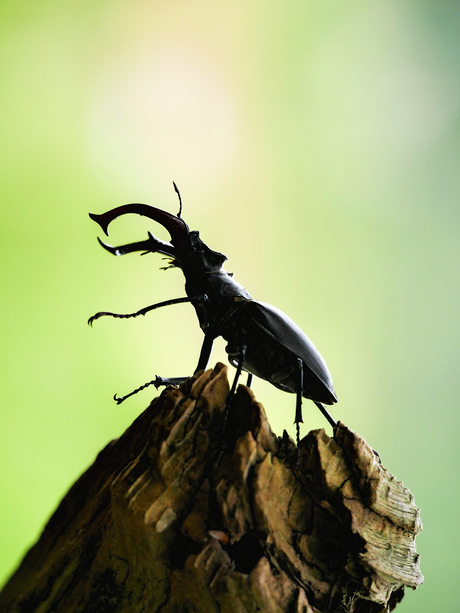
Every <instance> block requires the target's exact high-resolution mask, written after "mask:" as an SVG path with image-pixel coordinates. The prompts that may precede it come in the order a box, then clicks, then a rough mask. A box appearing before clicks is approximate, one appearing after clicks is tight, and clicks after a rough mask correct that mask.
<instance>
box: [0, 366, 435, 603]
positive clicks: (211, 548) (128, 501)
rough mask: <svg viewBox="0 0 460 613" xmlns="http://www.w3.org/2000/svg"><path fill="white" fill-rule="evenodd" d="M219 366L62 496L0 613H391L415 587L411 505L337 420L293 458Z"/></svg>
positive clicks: (153, 413) (168, 394) (165, 401)
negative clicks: (231, 394)
mask: <svg viewBox="0 0 460 613" xmlns="http://www.w3.org/2000/svg"><path fill="white" fill-rule="evenodd" d="M226 371H227V369H226V367H225V366H223V365H222V364H218V365H217V366H216V368H215V369H214V370H209V371H206V372H205V373H202V374H199V375H196V376H194V377H191V378H190V379H189V380H188V381H186V382H185V383H184V384H183V385H182V386H181V387H180V388H177V389H176V388H168V389H167V390H165V391H164V392H163V393H162V394H161V396H160V397H159V398H157V399H155V400H154V401H153V402H152V403H151V405H150V406H149V407H148V409H147V410H146V411H145V412H144V413H143V414H142V415H140V416H139V417H138V419H137V420H136V421H135V422H134V423H133V424H132V425H131V426H130V427H129V428H128V429H127V430H126V432H125V433H124V434H123V435H122V436H121V437H120V438H119V439H118V440H115V441H112V442H111V443H110V444H109V445H107V447H106V448H105V449H103V450H102V451H101V452H100V453H99V455H98V457H97V458H96V460H95V462H94V464H93V465H92V466H90V468H89V469H88V470H87V471H86V472H85V473H84V474H83V475H82V476H81V477H80V479H79V480H78V481H77V482H76V483H75V484H74V485H73V486H72V488H71V489H70V490H69V492H68V493H67V495H66V496H65V497H64V499H63V500H62V502H61V504H60V505H59V507H58V509H57V510H56V512H55V513H54V515H53V516H52V517H51V519H50V521H49V523H48V525H47V526H46V527H45V529H44V531H43V533H42V535H41V536H40V538H39V540H38V542H37V543H36V544H35V545H34V546H33V547H32V548H31V549H30V551H29V552H28V553H27V555H26V556H25V558H24V560H23V561H22V563H21V564H20V566H19V568H18V570H17V571H16V572H15V573H14V574H13V576H12V577H11V578H10V580H9V581H8V583H7V584H6V585H5V587H4V589H3V591H2V592H1V593H0V611H2V612H3V611H5V612H6V611H8V612H13V613H26V612H27V613H31V612H34V611H36V612H37V613H38V612H40V613H46V612H48V611H50V612H51V611H60V612H72V613H73V612H83V611H85V612H93V611H94V612H96V611H97V612H98V613H106V612H107V613H108V612H120V613H121V612H123V613H124V612H126V613H137V612H139V613H140V612H146V613H147V612H148V613H153V612H160V611H161V613H172V612H178V611H179V612H182V611H183V612H189V611H190V612H191V611H199V612H200V613H208V612H210V613H211V612H212V613H218V612H220V613H245V612H255V611H264V612H267V613H281V612H286V611H289V612H293V613H294V612H296V613H300V612H303V613H315V612H338V613H339V612H341V613H344V612H355V613H358V612H359V613H378V612H385V611H391V610H393V608H394V607H395V606H396V604H397V603H398V602H399V601H400V600H401V598H402V597H403V595H404V589H405V588H406V587H411V588H415V587H417V585H419V584H420V583H421V582H422V581H423V576H422V574H421V572H420V568H419V560H418V555H417V553H416V550H415V536H416V534H417V533H418V532H419V531H420V530H421V522H420V517H419V511H418V508H417V507H416V506H415V504H414V498H413V496H412V494H411V492H410V491H409V490H408V489H407V488H405V487H404V485H403V484H402V483H401V482H398V481H397V480H396V479H395V478H394V477H393V476H392V475H390V474H389V473H388V472H387V471H386V470H385V468H384V467H383V466H382V465H381V464H380V463H379V462H378V459H377V457H376V456H375V455H374V453H373V451H372V449H371V448H370V447H369V446H368V445H367V443H366V442H365V441H364V440H363V439H362V438H361V437H359V436H358V435H357V434H355V433H353V432H351V431H350V430H349V429H348V428H347V427H346V426H345V425H344V424H342V423H339V425H338V426H337V428H336V429H335V432H334V437H333V438H330V437H329V436H327V435H326V433H325V432H324V430H315V431H313V432H310V433H309V434H308V435H307V436H306V437H305V438H304V439H303V440H302V441H301V444H300V448H299V449H297V447H296V446H295V444H294V442H293V441H292V440H291V439H290V438H289V437H288V436H287V434H286V433H284V435H283V437H280V438H279V437H276V436H275V435H274V434H273V433H272V432H271V430H270V427H269V425H268V422H267V420H266V417H265V413H264V410H263V407H262V406H261V405H260V404H259V403H257V402H256V401H255V399H254V396H253V394H252V392H251V391H250V390H248V389H247V388H246V387H244V386H240V387H239V389H238V392H237V396H236V398H235V403H234V406H233V408H232V411H231V413H230V415H229V419H228V423H227V428H226V432H225V437H224V439H222V436H221V434H220V433H221V431H222V419H223V409H224V406H225V399H226V396H227V393H228V389H229V388H228V381H227V375H226Z"/></svg>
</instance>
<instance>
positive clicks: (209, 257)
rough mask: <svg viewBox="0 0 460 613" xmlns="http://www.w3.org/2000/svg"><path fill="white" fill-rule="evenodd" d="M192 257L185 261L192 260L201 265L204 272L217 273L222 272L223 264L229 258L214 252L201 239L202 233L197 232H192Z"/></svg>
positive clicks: (189, 256)
mask: <svg viewBox="0 0 460 613" xmlns="http://www.w3.org/2000/svg"><path fill="white" fill-rule="evenodd" d="M189 236H190V255H188V257H186V258H185V261H188V260H192V265H193V263H195V264H196V263H199V264H201V267H202V268H203V270H204V272H217V271H219V270H221V268H222V264H223V263H224V262H225V261H226V260H227V256H225V255H224V254H223V253H220V252H219V251H213V250H212V249H210V248H209V247H208V246H207V245H206V243H204V242H203V241H202V240H201V238H200V233H199V232H197V231H196V230H193V231H192V232H190V235H189Z"/></svg>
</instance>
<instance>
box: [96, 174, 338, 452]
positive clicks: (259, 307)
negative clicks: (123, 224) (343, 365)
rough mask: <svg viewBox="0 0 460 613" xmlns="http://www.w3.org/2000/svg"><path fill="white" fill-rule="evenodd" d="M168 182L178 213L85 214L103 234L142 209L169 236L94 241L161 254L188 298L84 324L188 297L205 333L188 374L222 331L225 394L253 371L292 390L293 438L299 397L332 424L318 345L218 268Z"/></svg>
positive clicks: (127, 208) (203, 362)
mask: <svg viewBox="0 0 460 613" xmlns="http://www.w3.org/2000/svg"><path fill="white" fill-rule="evenodd" d="M174 189H175V190H176V192H177V194H178V196H179V203H180V209H179V213H178V214H177V216H175V215H171V214H170V213H167V212H166V211H162V210H161V209H157V208H156V207H153V206H149V205H147V204H126V205H123V206H120V207H117V208H115V209H112V210H110V211H107V212H106V213H103V214H102V215H95V214H93V213H90V217H91V219H93V220H94V221H96V222H97V223H98V224H99V225H100V226H101V228H102V230H103V231H104V232H105V234H106V235H107V236H108V226H109V224H110V223H111V222H112V221H113V220H114V219H116V218H117V217H120V216H121V215H126V214H129V213H134V214H136V215H143V216H144V217H148V218H149V219H153V220H154V221H156V222H158V223H159V224H161V225H162V226H164V228H166V230H167V231H168V233H169V234H170V236H171V242H170V243H168V242H165V241H162V240H160V239H158V238H156V237H155V236H154V235H153V234H151V233H150V232H149V233H148V239H147V240H144V241H140V242H136V243H130V244H128V245H122V246H120V247H113V246H111V245H108V244H106V243H103V242H102V241H101V240H100V239H98V240H99V242H100V244H101V245H102V247H104V249H107V251H109V252H110V253H112V254H114V255H125V254H126V253H131V252H133V251H143V252H144V253H162V254H164V255H166V256H168V257H169V258H170V262H169V266H168V268H169V267H174V266H176V267H178V268H180V269H181V270H182V272H183V273H184V276H185V291H186V294H187V297H184V298H176V299H172V300H166V301H165V302H160V303H157V304H153V305H151V306H148V307H145V308H143V309H141V310H140V311H137V312H136V313H130V314H119V313H110V312H107V311H103V312H99V313H96V315H94V316H93V317H91V318H90V319H89V320H88V323H89V324H90V325H92V323H93V321H95V320H96V319H99V318H100V317H103V316H111V317H118V318H129V317H137V316H138V315H145V314H146V313H147V312H149V311H151V310H153V309H157V308H159V307H162V306H168V305H171V304H179V303H181V302H191V303H192V304H193V306H194V308H195V311H196V314H197V316H198V320H199V323H200V327H201V329H202V330H203V332H204V341H203V345H202V348H201V352H200V357H199V360H198V365H197V367H196V369H195V373H196V372H198V371H200V370H205V369H206V367H207V365H208V362H209V358H210V356H211V351H212V346H213V343H214V340H215V339H216V338H217V337H218V336H222V337H223V338H224V339H225V340H226V341H227V343H228V344H227V346H226V351H227V353H228V359H229V362H230V364H232V365H233V366H235V367H236V369H237V372H236V376H235V379H234V381H233V385H232V389H231V392H230V397H232V395H233V394H234V393H235V390H236V386H237V382H238V379H239V376H240V375H241V371H242V370H245V371H247V372H248V373H249V376H248V385H250V384H251V380H252V375H255V376H256V377H260V378H261V379H265V380H266V381H269V382H270V383H271V384H272V385H274V386H275V387H277V388H278V389H281V390H283V391H285V392H291V393H295V394H296V396H297V402H296V412H295V424H296V428H297V442H299V424H300V423H302V422H303V419H302V397H304V398H308V399H310V400H312V401H313V402H314V403H315V404H316V406H317V407H318V408H319V409H320V411H321V412H322V413H323V415H324V416H325V417H326V419H327V420H328V422H329V423H330V424H331V425H332V426H333V427H334V426H335V425H336V422H335V421H334V419H333V418H332V417H331V416H330V415H329V413H328V412H327V411H326V409H325V408H324V406H323V405H322V403H325V404H329V405H330V404H334V403H335V402H337V396H336V394H335V391H334V386H333V384H332V378H331V375H330V373H329V370H328V368H327V366H326V363H325V361H324V360H323V358H322V356H321V355H320V353H319V351H318V350H317V349H316V347H315V346H314V345H313V343H312V342H311V341H310V339H309V338H308V337H307V336H306V335H305V334H304V333H303V332H302V330H301V329H300V328H299V327H298V326H297V325H296V324H295V323H294V322H293V321H292V320H291V319H290V318H289V317H288V316H287V315H285V314H284V313H283V312H282V311H280V310H279V309H277V308H275V307H273V306H271V305H269V304H266V303H264V302H259V301H257V300H253V298H252V297H251V295H250V294H249V293H248V292H247V291H246V290H245V289H244V287H243V286H242V285H240V284H239V283H237V282H236V281H235V280H234V279H233V278H232V276H231V275H230V274H229V273H227V272H226V271H225V270H224V269H223V267H222V265H223V263H224V262H225V261H226V259H227V258H226V256H225V255H223V254H222V253H219V252H218V251H213V250H212V249H210V248H209V247H208V246H207V245H205V243H204V242H203V241H202V240H201V239H200V236H199V233H198V232H196V231H190V230H189V228H188V226H187V224H186V223H185V221H184V220H183V219H182V217H181V212H182V201H181V197H180V193H179V190H178V189H177V186H176V184H175V183H174ZM185 379H186V377H174V378H167V379H164V378H160V377H158V376H157V377H156V378H155V379H154V380H153V381H150V382H149V383H146V384H145V385H142V386H141V387H139V388H137V389H136V390H134V391H133V392H131V393H130V394H127V395H126V396H123V397H121V398H117V396H116V395H115V397H114V398H115V400H116V401H117V402H118V403H121V402H123V401H124V400H126V398H128V397H129V396H132V395H133V394H137V392H139V391H141V390H142V389H144V388H146V387H148V386H149V385H152V384H153V385H155V387H157V388H158V387H159V386H161V385H169V384H172V385H177V384H179V383H180V382H181V381H184V380H185Z"/></svg>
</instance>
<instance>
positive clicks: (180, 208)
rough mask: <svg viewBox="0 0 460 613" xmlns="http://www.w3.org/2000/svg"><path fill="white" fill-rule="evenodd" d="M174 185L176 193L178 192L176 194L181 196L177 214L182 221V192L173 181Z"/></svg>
mask: <svg viewBox="0 0 460 613" xmlns="http://www.w3.org/2000/svg"><path fill="white" fill-rule="evenodd" d="M173 185H174V191H175V192H176V194H177V195H178V196H179V212H178V213H177V216H178V217H179V219H182V217H181V213H182V198H181V197H180V191H179V188H178V187H177V185H176V184H175V183H174V181H173Z"/></svg>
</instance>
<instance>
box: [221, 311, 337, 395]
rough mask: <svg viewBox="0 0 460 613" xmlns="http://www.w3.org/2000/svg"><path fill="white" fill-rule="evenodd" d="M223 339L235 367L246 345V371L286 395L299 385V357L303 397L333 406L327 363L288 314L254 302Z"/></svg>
mask: <svg viewBox="0 0 460 613" xmlns="http://www.w3.org/2000/svg"><path fill="white" fill-rule="evenodd" d="M222 336H223V337H224V338H225V339H226V340H227V341H228V342H229V345H228V346H227V352H228V353H229V360H230V362H231V363H232V364H234V362H235V360H236V361H237V359H238V356H237V355H235V353H234V352H235V351H236V352H238V350H239V347H241V345H243V344H244V345H246V346H247V353H246V357H245V360H244V363H243V368H244V369H245V370H247V371H249V372H251V373H253V374H254V375H256V376H257V377H260V378H261V379H265V380H266V381H269V382H270V383H272V384H273V385H274V386H276V387H277V388H279V389H282V390H284V391H286V392H295V391H296V386H297V380H298V379H297V358H301V360H302V362H303V365H304V374H303V389H302V395H303V396H304V398H308V399H310V400H315V401H317V402H324V403H325V404H334V403H335V402H337V396H336V394H335V390H334V385H333V383H332V378H331V375H330V373H329V370H328V368H327V366H326V362H325V361H324V359H323V357H322V356H321V354H320V353H319V351H318V350H317V349H316V347H315V345H314V344H313V343H312V342H311V340H310V339H309V338H308V337H307V336H306V334H305V333H304V332H303V331H302V330H301V329H300V328H299V326H297V324H295V323H294V322H293V321H292V319H291V318H290V317H288V316H287V315H286V314H285V313H283V312H282V311H280V310H279V309H277V308H276V307H273V306H272V305H270V304H266V303H264V302H257V301H255V300H251V301H248V302H246V303H245V304H244V305H242V306H241V308H239V309H238V310H237V311H236V312H235V313H234V314H233V315H232V317H231V318H229V321H228V324H227V325H226V327H225V330H223V331H222Z"/></svg>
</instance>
